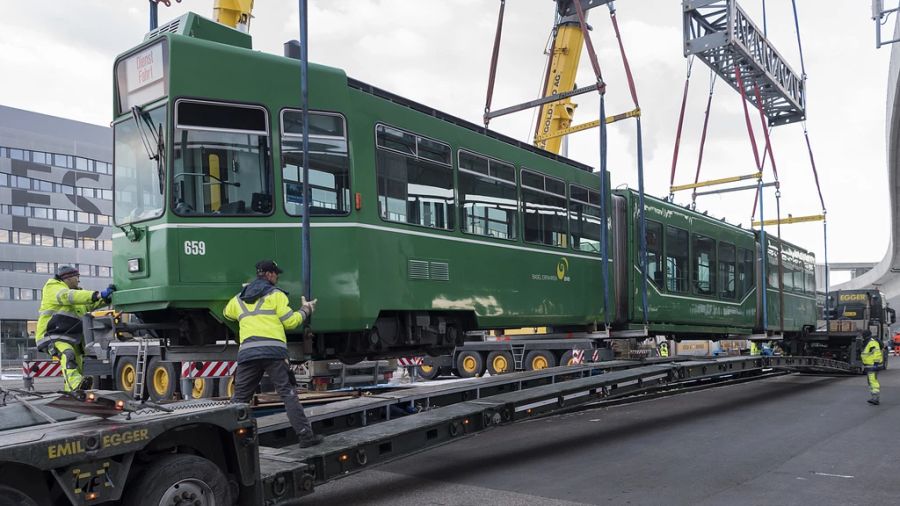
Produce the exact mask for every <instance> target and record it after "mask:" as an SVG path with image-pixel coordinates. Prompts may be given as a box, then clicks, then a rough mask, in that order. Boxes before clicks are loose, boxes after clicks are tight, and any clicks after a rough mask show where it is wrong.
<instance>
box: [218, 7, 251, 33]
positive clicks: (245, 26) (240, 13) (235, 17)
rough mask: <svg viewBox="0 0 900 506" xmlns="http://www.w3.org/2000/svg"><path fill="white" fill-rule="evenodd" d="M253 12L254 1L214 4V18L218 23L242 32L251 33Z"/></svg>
mask: <svg viewBox="0 0 900 506" xmlns="http://www.w3.org/2000/svg"><path fill="white" fill-rule="evenodd" d="M252 11H253V0H215V3H213V17H214V18H215V20H216V22H217V23H221V24H223V25H227V26H230V27H232V28H236V29H238V30H240V31H242V32H248V31H250V19H251V18H252V17H253V16H252V15H251V12H252Z"/></svg>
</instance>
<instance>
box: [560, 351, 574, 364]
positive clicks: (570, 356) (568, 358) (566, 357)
mask: <svg viewBox="0 0 900 506" xmlns="http://www.w3.org/2000/svg"><path fill="white" fill-rule="evenodd" d="M574 360H575V351H574V350H569V351H567V352H565V353H563V354H562V357H560V358H559V365H563V366H570V365H577V364H575V363H574V362H573V361H574Z"/></svg>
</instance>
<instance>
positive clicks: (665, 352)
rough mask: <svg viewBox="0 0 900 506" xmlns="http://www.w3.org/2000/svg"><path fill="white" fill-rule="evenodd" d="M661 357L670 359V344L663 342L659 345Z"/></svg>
mask: <svg viewBox="0 0 900 506" xmlns="http://www.w3.org/2000/svg"><path fill="white" fill-rule="evenodd" d="M659 356H660V357H668V356H669V343H668V342H666V341H663V342H661V343H659Z"/></svg>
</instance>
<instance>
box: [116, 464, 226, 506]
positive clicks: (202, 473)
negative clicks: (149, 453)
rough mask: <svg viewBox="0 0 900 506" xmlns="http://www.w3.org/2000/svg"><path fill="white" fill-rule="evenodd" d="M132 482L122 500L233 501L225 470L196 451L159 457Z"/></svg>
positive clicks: (161, 502) (198, 502) (169, 502)
mask: <svg viewBox="0 0 900 506" xmlns="http://www.w3.org/2000/svg"><path fill="white" fill-rule="evenodd" d="M132 483H133V484H132V485H131V486H130V487H129V488H128V489H127V490H126V491H125V496H124V500H123V502H122V504H141V505H144V504H147V505H151V504H152V505H156V504H175V502H176V498H178V499H181V498H183V499H186V500H187V501H188V504H203V505H213V504H231V503H232V502H231V489H230V487H229V486H228V480H227V479H226V478H225V475H224V474H223V473H222V470H221V469H219V466H217V465H215V464H213V463H212V462H210V461H209V460H207V459H204V458H202V457H197V456H196V455H185V454H174V455H166V456H165V457H161V458H159V459H156V460H154V461H153V462H151V463H150V464H149V465H148V466H147V467H145V468H144V469H143V470H141V471H140V472H139V474H138V475H137V476H136V480H135V481H134V482H132ZM179 504H180V500H179Z"/></svg>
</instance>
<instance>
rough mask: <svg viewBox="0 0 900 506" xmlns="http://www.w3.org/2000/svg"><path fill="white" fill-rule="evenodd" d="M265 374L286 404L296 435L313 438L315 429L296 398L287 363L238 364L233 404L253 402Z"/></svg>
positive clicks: (251, 362) (251, 361)
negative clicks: (251, 400) (313, 429)
mask: <svg viewBox="0 0 900 506" xmlns="http://www.w3.org/2000/svg"><path fill="white" fill-rule="evenodd" d="M263 373H268V374H269V378H271V380H272V383H275V391H276V392H278V395H280V396H281V400H282V401H283V402H284V410H285V411H286V412H287V417H288V420H290V421H291V427H293V428H294V432H296V433H297V436H298V437H300V438H304V437H310V436H312V433H313V432H312V426H311V425H310V424H309V420H308V419H307V418H306V414H305V413H304V412H303V406H302V405H300V401H299V400H298V399H297V391H296V390H294V387H293V386H292V385H291V380H290V377H291V372H290V369H288V364H287V361H285V360H280V359H276V360H272V359H260V360H250V361H248V362H238V366H237V371H235V373H234V397H232V398H231V402H244V403H248V402H250V399H252V398H253V394H254V393H255V392H256V387H258V386H259V380H261V379H262V376H263Z"/></svg>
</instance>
